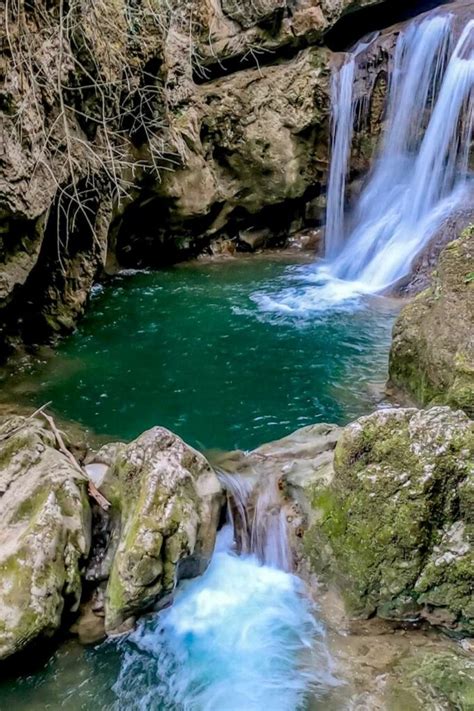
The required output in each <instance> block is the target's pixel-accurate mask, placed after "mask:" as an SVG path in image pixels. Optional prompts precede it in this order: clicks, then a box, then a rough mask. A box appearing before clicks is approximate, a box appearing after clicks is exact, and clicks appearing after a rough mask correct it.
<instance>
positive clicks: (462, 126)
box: [321, 15, 474, 296]
mask: <svg viewBox="0 0 474 711" xmlns="http://www.w3.org/2000/svg"><path fill="white" fill-rule="evenodd" d="M451 30H452V16H451V15H435V16H434V17H430V18H428V19H426V20H424V21H423V22H421V23H419V24H417V23H413V24H411V25H410V27H409V28H408V29H407V30H406V31H405V32H403V33H401V35H400V37H399V39H398V42H397V46H396V52H395V58H394V63H393V68H392V72H391V78H390V86H389V98H388V111H387V114H388V118H387V124H388V125H387V129H386V134H385V138H384V140H383V142H382V146H381V149H380V152H379V156H378V157H377V159H376V161H375V166H374V168H373V171H372V173H371V175H370V176H369V179H368V181H367V184H366V186H365V188H364V189H363V191H362V194H361V196H360V198H359V200H358V204H357V205H356V207H355V210H354V212H353V214H352V215H350V216H349V221H350V223H351V225H352V227H351V229H350V230H349V234H348V236H347V237H346V236H345V235H344V216H343V212H342V204H343V191H344V186H345V174H344V176H343V175H342V173H343V172H344V167H345V166H347V158H348V155H349V152H350V143H351V137H352V130H353V117H354V109H353V103H354V102H353V96H352V93H353V92H352V91H351V90H350V88H349V87H348V86H346V85H345V84H346V82H347V83H348V81H349V78H350V77H351V76H352V77H354V73H355V71H356V69H355V68H354V66H353V61H352V59H350V60H349V61H348V62H346V64H345V65H344V66H343V67H342V69H341V70H340V72H339V78H338V79H337V82H336V84H337V86H338V87H339V90H338V92H337V102H338V105H337V106H336V107H335V119H336V120H337V125H335V128H334V132H335V133H334V138H333V157H332V161H333V165H332V168H331V176H330V180H329V194H328V210H327V221H328V228H327V236H326V240H327V248H326V255H327V257H328V259H329V263H328V265H327V266H326V267H325V268H323V270H322V271H321V274H322V275H324V276H325V277H326V278H328V279H329V280H332V281H333V289H334V281H337V280H341V282H350V283H352V285H353V289H350V288H349V289H348V286H347V283H346V284H345V285H344V286H343V287H342V289H341V291H342V294H343V296H347V295H348V293H351V291H352V293H353V292H365V293H370V292H371V293H376V292H381V291H384V290H386V289H387V288H389V287H391V286H393V285H394V284H395V283H396V282H397V281H398V280H400V279H401V278H402V277H404V276H406V275H407V274H408V273H409V270H410V267H411V264H412V262H413V260H414V258H415V257H416V256H417V255H418V254H419V252H420V251H421V250H422V249H423V247H424V246H425V245H426V244H427V242H428V241H429V239H430V238H431V237H432V236H433V234H434V232H435V231H436V229H437V228H438V227H439V226H440V225H441V223H442V221H443V220H444V219H445V218H446V217H447V216H448V215H449V214H450V213H451V212H452V211H453V210H454V209H456V208H457V207H458V206H459V205H460V204H461V202H462V200H463V198H464V197H465V195H466V190H467V184H468V160H469V151H470V145H471V136H472V130H473V125H474V21H470V22H469V23H468V24H467V25H466V27H465V29H464V31H463V33H462V35H461V37H460V38H459V40H458V42H457V44H456V46H455V47H454V49H452V48H451V39H450V38H451V35H452V31H451ZM343 85H344V88H343ZM344 102H345V104H344V105H342V104H343V103H344ZM428 116H429V120H428V122H427V126H426V128H425V124H426V121H427V117H428ZM346 169H347V168H346Z"/></svg>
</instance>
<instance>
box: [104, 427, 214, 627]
mask: <svg viewBox="0 0 474 711" xmlns="http://www.w3.org/2000/svg"><path fill="white" fill-rule="evenodd" d="M99 455H100V452H99ZM102 491H103V492H104V493H105V494H106V496H107V497H108V499H109V500H110V501H111V502H112V507H113V511H112V515H114V512H115V515H116V516H117V517H118V519H119V523H118V525H117V526H116V528H115V532H114V534H113V538H114V540H113V541H111V543H110V545H111V546H112V548H113V550H114V555H113V560H112V563H111V569H110V577H109V580H108V583H107V589H106V596H105V626H106V630H107V631H108V632H109V633H110V632H116V631H119V630H120V629H123V627H122V626H123V625H124V623H126V622H127V621H128V620H129V618H131V617H133V616H134V615H135V614H136V613H138V612H141V611H144V610H146V609H147V608H150V607H151V606H152V605H154V604H155V603H157V602H158V601H159V600H160V599H161V600H162V599H163V598H166V597H168V599H169V596H170V594H171V593H172V592H173V590H174V587H175V585H176V583H177V582H178V580H179V579H180V578H184V577H192V576H194V575H197V574H199V573H202V572H203V570H204V568H205V566H206V565H207V562H208V560H209V558H210V556H211V554H212V551H213V548H214V542H215V535H216V531H217V526H218V522H219V515H220V509H221V505H222V494H221V488H220V485H219V482H218V480H217V477H216V475H215V474H214V472H213V470H212V469H211V468H210V466H209V464H208V462H207V461H206V459H205V458H204V457H203V456H202V455H201V454H199V453H198V452H197V451H195V450H194V449H192V448H191V447H189V446H188V445H186V444H185V443H184V442H183V441H182V440H181V439H180V438H179V437H177V436H176V435H174V434H172V433H171V432H169V431H168V430H166V429H164V428H162V427H154V428H153V429H151V430H148V431H147V432H145V433H143V434H142V435H140V437H138V438H137V439H136V440H135V441H134V442H132V443H131V444H129V445H128V446H126V447H122V448H120V449H119V450H118V452H117V457H116V458H115V460H114V461H113V463H112V466H111V468H110V470H109V472H108V473H107V476H106V478H105V480H104V482H103V485H102Z"/></svg>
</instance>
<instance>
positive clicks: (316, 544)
mask: <svg viewBox="0 0 474 711" xmlns="http://www.w3.org/2000/svg"><path fill="white" fill-rule="evenodd" d="M473 462H474V423H473V422H472V421H471V420H469V419H468V417H466V415H465V414H464V413H462V412H460V411H457V412H455V411H452V410H450V409H449V408H446V407H436V408H432V409H431V410H427V411H419V410H416V409H412V408H408V409H387V410H381V411H379V412H376V413H374V414H373V415H370V416H368V417H363V418H361V419H360V420H358V421H356V422H354V423H352V424H351V425H348V426H347V427H346V428H345V429H344V431H343V433H342V435H341V437H340V438H339V440H338V443H337V446H336V449H335V454H334V474H333V478H332V480H331V481H330V483H329V484H328V485H327V484H323V485H321V484H320V483H319V484H318V483H317V482H316V483H315V484H313V485H310V486H309V487H307V489H306V491H307V493H310V495H311V505H312V509H313V512H314V515H313V524H312V525H311V527H310V528H309V530H308V532H307V533H306V534H305V538H304V546H305V550H306V554H307V556H308V557H309V559H310V560H311V562H312V565H313V569H314V570H316V571H317V572H318V573H319V574H321V575H322V576H323V577H324V578H326V579H327V580H333V581H336V583H337V584H338V586H339V587H340V589H341V591H342V593H343V596H344V598H345V600H346V603H347V605H348V609H349V611H350V612H351V613H352V614H353V615H358V616H363V617H368V616H371V615H374V614H377V615H378V616H380V617H383V618H386V619H389V620H398V621H412V622H415V621H417V620H418V621H419V620H421V619H427V620H429V621H431V622H433V623H435V624H438V625H440V626H443V627H447V628H449V629H454V630H457V631H462V632H464V633H467V634H472V632H473V631H474V608H473V606H472V582H473V572H474V554H473V549H472V533H473V528H472V525H473V521H472V504H470V502H471V501H472V487H473V481H474V464H473Z"/></svg>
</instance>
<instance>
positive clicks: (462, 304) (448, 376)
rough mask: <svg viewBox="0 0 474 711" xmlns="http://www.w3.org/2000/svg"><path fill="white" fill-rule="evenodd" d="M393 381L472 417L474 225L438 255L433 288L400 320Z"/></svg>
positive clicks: (422, 399)
mask: <svg viewBox="0 0 474 711" xmlns="http://www.w3.org/2000/svg"><path fill="white" fill-rule="evenodd" d="M389 375H390V380H391V383H392V384H393V385H395V386H397V387H399V388H401V389H402V390H404V391H406V392H408V393H409V394H410V395H411V396H413V397H414V398H415V399H416V400H418V401H419V402H421V403H423V404H430V403H431V404H434V403H438V404H444V403H446V404H449V405H451V406H453V407H460V408H462V409H464V410H465V411H466V412H467V413H468V414H469V415H470V416H471V417H472V415H473V414H474V227H473V226H471V227H468V228H467V229H466V230H464V231H463V232H462V234H461V236H460V238H459V239H457V240H455V241H454V242H451V243H450V244H449V245H448V246H447V247H445V248H444V250H443V251H442V253H441V256H440V260H439V264H438V268H437V269H436V270H435V271H434V273H433V276H432V280H431V285H430V286H429V287H428V288H427V289H425V290H424V291H422V292H421V293H420V294H419V295H418V296H417V297H416V298H415V299H414V300H413V301H412V302H411V303H409V304H407V305H406V306H405V307H404V308H403V309H402V311H401V313H400V316H399V317H398V319H397V321H396V323H395V326H394V330H393V341H392V347H391V351H390V365H389Z"/></svg>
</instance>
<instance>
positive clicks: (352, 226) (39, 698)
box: [0, 14, 474, 711]
mask: <svg viewBox="0 0 474 711" xmlns="http://www.w3.org/2000/svg"><path fill="white" fill-rule="evenodd" d="M452 22H453V21H452V17H451V16H450V15H449V14H446V15H443V16H435V17H433V18H430V19H428V20H426V21H424V22H422V23H420V24H419V25H417V24H416V23H414V24H413V25H411V26H410V27H409V29H408V30H407V31H405V32H401V33H400V37H399V39H398V44H397V48H396V53H395V61H394V66H393V67H392V76H391V77H390V81H389V97H388V100H387V107H388V108H387V110H388V120H387V130H386V135H385V137H384V139H383V140H382V141H381V146H380V149H379V154H378V156H377V157H376V159H375V160H374V168H373V170H372V172H371V174H370V175H369V176H368V179H367V181H366V184H365V187H364V189H363V190H362V192H361V196H360V199H359V203H358V205H356V206H355V209H354V210H353V211H352V212H351V213H350V214H349V215H346V214H345V211H344V206H345V204H344V195H345V185H346V178H347V172H348V162H349V156H350V149H351V141H352V130H353V123H354V98H353V95H352V94H353V82H354V77H355V76H356V74H357V63H356V60H357V57H358V53H359V51H360V52H363V51H364V49H365V48H366V47H367V46H368V45H361V46H359V48H358V49H357V50H355V52H353V53H352V54H348V55H347V57H346V62H345V64H343V65H342V68H341V69H340V76H339V78H338V77H337V76H336V78H335V81H334V87H333V90H334V92H335V93H334V96H333V103H334V107H333V111H334V122H333V123H334V126H333V162H332V165H331V172H332V175H331V177H330V181H329V193H330V194H329V196H328V219H327V223H328V231H327V234H326V258H327V261H326V262H325V263H323V264H322V265H321V264H314V263H313V264H309V263H305V262H304V261H303V260H301V259H299V260H298V259H297V258H296V257H295V258H294V259H292V258H291V257H290V256H289V255H288V254H284V255H279V256H278V255H273V256H252V257H250V258H249V257H242V258H241V259H229V260H224V261H219V262H212V261H202V262H199V261H196V262H193V263H189V264H186V265H182V266H176V267H173V268H167V269H163V270H161V271H158V272H155V273H148V272H127V273H125V272H124V273H121V274H118V275H116V276H115V277H113V278H110V279H109V280H108V281H106V282H105V283H104V284H102V285H100V286H97V287H96V288H95V292H94V294H93V297H92V302H91V306H90V308H89V310H88V312H87V315H86V317H85V318H84V319H83V321H82V322H81V324H80V326H79V328H78V330H77V331H76V333H75V334H73V335H72V336H70V337H69V338H67V339H65V340H64V341H63V342H62V343H61V344H60V345H59V346H58V348H57V350H56V351H55V352H54V353H52V352H47V351H45V352H44V353H43V355H42V356H41V358H38V359H36V360H35V361H31V360H30V359H26V360H24V361H23V362H20V363H16V364H15V367H14V369H13V370H12V369H11V370H10V371H8V372H6V373H5V374H4V375H3V376H2V381H1V384H2V392H3V393H4V395H3V396H4V398H5V400H6V401H12V400H15V401H16V402H18V403H19V404H23V405H28V406H30V407H38V406H41V405H43V404H44V403H46V402H50V403H51V409H52V410H53V412H55V413H56V414H57V415H58V416H59V417H63V418H67V419H71V420H76V421H78V422H80V423H81V424H82V425H84V426H85V427H87V428H89V429H90V430H91V431H92V432H94V433H95V434H96V435H99V436H104V437H107V439H109V440H110V439H113V438H118V439H125V440H130V439H132V438H134V437H135V436H137V435H138V434H139V433H141V432H142V431H143V430H145V429H147V428H149V427H152V426H153V425H155V424H159V425H163V426H165V427H168V428H169V429H170V430H172V431H174V432H175V433H177V434H178V435H180V436H181V437H182V438H183V439H184V440H185V441H186V442H188V443H189V444H191V445H193V446H195V447H197V448H199V449H200V450H202V451H205V452H206V451H209V450H213V449H214V450H231V449H235V448H239V449H243V450H249V449H252V448H253V447H256V446H258V445H260V444H262V443H265V442H269V441H271V440H275V439H277V438H279V437H282V436H283V435H285V434H287V433H289V432H291V431H293V430H295V429H297V428H299V427H303V426H304V425H308V424H312V423H317V422H333V423H337V424H345V423H347V422H349V421H351V420H353V419H355V418H357V417H359V416H361V415H363V414H367V413H368V412H371V411H372V410H374V409H375V408H376V407H383V406H384V404H385V399H384V397H385V396H384V393H383V387H384V383H385V381H386V378H387V361H388V351H389V345H390V337H391V329H392V325H393V322H394V318H395V316H396V314H397V312H398V309H399V307H400V302H397V301H396V300H394V299H388V298H385V297H383V296H380V294H381V293H382V292H386V291H387V289H388V288H392V287H393V286H394V285H396V284H397V283H398V282H399V281H400V280H401V279H403V278H405V277H406V276H407V274H408V273H409V271H410V268H411V265H412V264H413V260H414V259H415V258H416V257H417V256H418V255H419V253H420V251H421V250H422V249H423V247H424V246H426V245H427V244H428V242H429V240H430V239H431V237H432V236H433V234H434V233H435V231H436V230H437V229H438V228H439V226H440V225H441V223H442V221H443V219H445V218H446V216H447V215H449V214H451V213H452V212H453V211H454V210H455V209H456V208H457V207H458V206H459V205H460V204H461V203H462V201H463V199H465V197H466V194H467V191H468V188H469V187H470V180H471V174H470V172H469V161H468V159H469V150H470V143H469V140H468V139H469V137H470V136H471V135H472V127H473V124H474V101H473V92H472V88H473V86H474V54H473V52H472V36H473V32H474V21H471V22H469V23H467V25H466V27H465V28H464V31H463V32H462V34H461V35H460V37H459V38H458V39H457V41H456V42H454V41H453V38H452V26H453V25H452ZM257 510H258V506H257ZM262 549H263V550H265V545H263V546H262ZM277 559H278V560H280V559H281V560H286V558H285V556H283V557H282V556H280V558H278V556H277ZM277 559H275V560H274V559H272V558H271V556H267V557H265V556H263V560H261V559H260V560H257V558H256V557H254V556H253V555H250V554H246V555H241V556H238V555H236V551H235V550H234V543H233V532H232V528H231V526H230V524H229V523H228V524H226V525H225V526H223V527H222V528H221V531H220V533H219V535H218V543H217V546H216V550H215V552H214V555H213V558H212V560H211V563H210V565H209V567H208V569H207V571H206V572H205V574H204V575H203V576H202V577H201V578H198V579H195V580H193V581H188V582H187V583H185V584H181V585H180V586H179V589H178V592H177V595H176V599H175V602H174V604H173V605H172V606H171V607H169V608H167V609H165V610H163V611H162V612H160V613H155V614H152V615H148V616H146V617H144V618H143V619H142V620H141V621H140V623H139V624H138V626H137V628H136V629H135V630H134V631H133V632H132V633H130V634H129V635H127V636H125V637H122V638H120V639H118V640H117V639H115V640H113V639H112V640H109V641H107V642H105V643H103V644H101V645H96V646H93V647H88V648H81V647H79V645H77V644H76V643H74V642H71V641H70V640H69V641H66V642H65V643H64V644H63V645H62V646H61V647H59V649H57V650H56V651H55V652H54V654H53V655H52V656H49V657H48V656H47V655H45V656H44V657H41V655H39V656H38V658H37V659H35V661H34V664H32V662H31V660H30V661H29V662H28V664H26V665H25V668H22V669H21V670H20V669H18V668H16V669H14V670H13V672H14V673H13V674H12V676H11V677H10V678H8V679H6V681H4V682H3V683H0V695H1V696H0V699H1V702H0V707H1V708H2V709H3V708H5V709H10V710H12V711H13V710H14V709H19V710H22V711H23V710H29V711H32V710H33V709H39V708H41V709H62V708H67V709H70V710H72V711H76V710H77V711H79V710H81V711H83V710H88V709H92V708H93V709H98V710H104V711H105V710H106V709H111V710H115V711H125V709H127V710H132V711H134V710H136V711H244V709H245V710H246V711H261V710H263V709H266V708H268V709H269V711H270V710H271V711H296V709H312V710H315V711H323V709H324V711H330V710H332V709H335V710H336V711H338V710H340V709H366V708H367V709H374V710H377V709H393V710H394V711H412V710H413V711H414V710H415V709H418V708H427V709H443V708H451V707H449V706H448V707H446V706H443V705H442V704H437V702H436V701H433V704H432V705H430V704H427V703H426V700H425V701H422V702H419V699H418V697H417V696H416V694H415V696H413V695H411V696H410V695H408V696H407V695H405V694H404V692H403V691H400V690H399V691H393V689H392V691H390V693H391V694H392V697H391V701H390V703H388V704H387V702H386V697H384V696H383V693H384V692H383V689H385V688H389V687H390V684H391V683H392V681H393V679H392V676H391V674H392V673H393V670H394V669H395V668H396V665H397V663H398V662H399V660H400V657H401V656H403V654H407V655H408V656H409V655H412V658H413V659H414V660H415V661H414V666H415V667H416V666H417V665H418V661H419V660H422V652H423V649H424V648H425V647H426V648H429V647H435V646H436V645H438V646H439V645H441V646H443V645H445V646H446V647H447V648H449V645H448V643H447V642H446V643H444V642H438V641H433V639H432V638H430V637H429V635H427V636H424V635H423V634H422V633H419V634H418V636H416V641H415V637H413V638H412V637H411V636H410V634H407V635H403V633H401V634H400V635H398V634H392V631H390V636H389V638H388V639H384V638H383V635H381V636H379V637H378V638H377V637H376V636H374V635H372V636H371V634H370V633H365V635H364V634H362V635H361V636H360V637H358V636H357V634H356V635H354V636H352V637H351V636H349V637H346V636H345V634H346V633H345V630H344V629H342V628H341V618H342V613H341V609H340V608H338V606H337V601H336V603H334V601H333V603H331V601H330V600H329V601H328V600H324V599H323V596H321V599H317V602H318V605H319V604H320V606H319V607H315V604H314V602H313V600H312V599H310V596H309V595H308V591H307V590H306V589H305V587H304V584H303V582H302V581H301V580H300V579H299V578H297V577H296V576H295V575H293V574H292V573H291V572H290V571H289V570H288V568H289V567H291V566H285V565H282V564H281V562H278V560H277ZM275 561H277V562H275ZM313 592H314V591H313ZM317 592H318V591H317V589H316V594H315V597H316V598H318V594H317ZM331 610H332V611H331ZM379 622H382V621H380V620H379ZM385 633H386V634H387V635H388V634H389V633H388V632H387V631H386V630H385ZM361 639H362V641H361ZM419 650H421V651H419ZM417 654H418V656H417ZM334 660H336V662H334ZM367 669H368V670H369V671H367ZM18 674H19V676H18ZM395 676H396V673H395ZM341 688H343V691H342V692H341ZM381 690H382V691H381ZM423 698H424V699H426V697H423ZM384 699H385V700H384Z"/></svg>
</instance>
